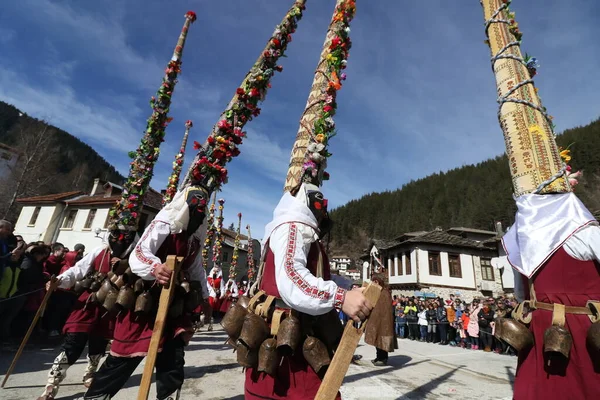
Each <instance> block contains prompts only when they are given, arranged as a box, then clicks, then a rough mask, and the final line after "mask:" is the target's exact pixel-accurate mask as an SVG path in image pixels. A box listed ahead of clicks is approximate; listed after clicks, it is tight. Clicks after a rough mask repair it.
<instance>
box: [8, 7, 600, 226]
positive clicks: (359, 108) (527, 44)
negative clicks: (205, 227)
mask: <svg viewBox="0 0 600 400" xmlns="http://www.w3.org/2000/svg"><path fill="white" fill-rule="evenodd" d="M4 3H6V4H3V5H2V9H1V10H0V49H2V57H0V99H1V100H3V101H7V102H9V103H12V104H14V105H15V106H17V107H19V108H20V109H22V110H24V111H25V112H27V113H28V114H30V115H33V116H35V117H38V118H42V117H44V118H46V119H48V120H49V121H50V122H51V123H52V124H54V125H56V126H58V127H60V128H62V129H64V130H66V131H68V132H70V133H71V134H73V135H76V136H77V137H79V138H80V139H82V140H83V141H85V142H87V143H88V144H90V145H91V146H93V147H94V148H95V149H96V150H97V151H98V152H99V153H100V154H101V155H102V156H103V157H104V158H106V159H107V160H108V161H109V162H111V163H112V164H113V165H115V166H116V167H117V168H118V169H119V170H120V171H121V172H122V173H123V174H124V175H126V174H127V171H128V161H129V160H128V158H127V156H126V154H127V152H128V151H130V150H134V149H135V148H136V147H137V145H138V143H139V139H140V138H141V132H142V131H143V130H144V128H145V124H146V119H147V118H148V117H149V115H150V113H151V110H150V107H149V105H148V100H149V98H150V97H151V96H152V95H154V93H155V92H156V90H157V89H158V87H159V84H160V82H161V78H162V75H163V70H164V67H165V66H166V64H167V62H168V60H169V58H170V56H171V54H172V51H173V47H174V45H175V42H176V40H177V37H178V35H179V31H180V29H181V26H182V24H183V21H184V18H183V15H184V14H185V12H186V11H188V10H194V11H195V12H196V13H197V14H198V20H197V21H196V23H195V24H193V25H192V27H191V28H190V33H189V36H188V41H187V43H186V47H185V50H184V55H183V66H182V70H183V73H182V75H181V77H180V81H179V84H178V85H177V87H176V89H175V93H174V96H173V104H172V107H171V110H172V111H171V116H172V117H174V121H173V122H172V123H171V125H170V126H169V128H168V131H167V138H166V142H165V143H164V144H163V146H162V148H161V156H160V159H159V162H158V164H157V166H156V169H155V177H154V180H153V181H152V186H153V187H154V188H155V189H157V190H160V189H162V188H164V186H166V182H167V177H168V175H169V174H170V172H171V163H172V160H173V157H174V154H175V152H176V151H177V149H178V147H179V144H180V141H181V138H182V135H183V131H184V126H183V125H184V123H185V121H186V120H187V119H191V120H193V121H194V128H193V129H192V131H191V138H192V139H193V140H197V141H199V142H203V141H204V139H205V138H206V136H207V135H208V133H209V132H210V130H211V127H212V125H213V124H214V123H215V122H216V121H217V118H218V116H219V114H220V112H221V111H222V110H223V109H224V107H225V106H226V105H227V103H228V102H229V100H230V98H231V96H232V95H233V93H234V91H235V88H236V87H237V86H238V85H239V84H240V82H241V80H242V78H243V77H244V75H245V74H246V72H247V71H248V69H249V68H250V67H251V65H252V63H253V62H254V61H255V59H256V57H257V56H258V54H259V52H260V51H261V50H262V48H263V47H264V45H265V43H266V41H267V39H268V38H269V37H270V34H271V33H272V31H273V29H274V27H275V25H276V24H278V23H279V22H280V21H281V19H282V17H283V15H284V13H285V12H286V11H287V9H288V8H289V7H290V5H291V4H292V1H291V0H229V1H209V0H195V1H191V0H190V1H171V2H164V1H158V0H144V1H142V0H128V1H126V2H125V1H117V0H112V1H108V0H107V1H100V2H98V1H96V2H89V1H85V2H84V1H65V0H62V1H59V0H20V1H18V2H16V1H12V2H10V1H9V2H4ZM357 3H358V6H357V7H358V10H357V15H356V18H355V19H354V21H353V24H352V32H351V37H352V40H353V48H352V50H351V53H350V59H349V62H348V69H347V74H348V80H347V81H346V82H345V84H344V87H343V89H342V91H341V92H340V93H339V96H338V103H339V111H338V114H337V115H336V117H335V119H336V124H337V127H338V129H339V135H338V136H336V137H335V138H334V139H333V140H332V143H331V151H332V152H333V153H334V155H333V157H332V158H331V159H330V161H329V168H328V170H329V172H330V173H331V175H332V178H331V181H329V182H327V183H325V185H324V192H325V194H326V196H327V197H329V199H330V204H331V205H332V206H333V207H335V206H339V205H342V204H344V203H346V202H347V201H348V200H351V199H353V198H358V197H360V196H362V195H363V194H365V193H370V192H373V191H384V190H388V189H389V190H393V189H395V188H398V187H400V186H401V185H402V184H404V183H406V182H408V181H410V180H411V179H417V178H421V177H424V176H426V175H429V174H431V173H434V172H439V171H445V170H448V169H451V168H454V167H458V166H461V165H464V164H471V163H476V162H479V161H482V160H485V159H487V158H489V157H493V156H496V155H498V154H500V153H502V152H503V151H504V143H503V139H502V133H501V131H500V128H499V126H498V121H497V119H496V102H495V97H496V95H495V84H494V77H493V74H492V71H491V68H490V62H489V50H488V48H487V46H485V45H484V44H483V40H484V39H485V37H484V31H483V13H482V10H481V7H480V5H479V2H478V1H476V0H471V1H466V0H465V1H453V2H448V1H436V0H428V1H418V2H417V1H413V2H407V1H391V0H369V1H365V0H362V1H361V0H359V1H358V2H357ZM165 4H169V6H166V5H165ZM334 4H335V2H334V1H333V0H329V1H325V0H308V1H307V9H306V12H305V14H304V18H303V19H302V21H300V25H299V27H298V31H297V32H296V34H295V35H294V40H293V42H292V43H291V45H290V47H289V48H288V52H287V55H288V58H286V59H283V61H282V63H281V64H282V65H283V67H284V71H283V73H281V74H277V75H276V76H275V77H274V79H273V82H272V83H273V88H272V89H271V91H270V92H269V94H268V96H267V99H266V101H265V103H264V104H263V107H262V110H263V111H262V114H261V115H260V117H259V118H257V119H256V120H254V121H252V122H250V123H249V124H248V125H247V131H248V139H246V141H245V142H244V144H243V145H242V147H241V151H242V154H241V155H240V156H239V157H238V158H236V159H234V161H233V162H232V163H231V164H230V181H229V184H228V185H226V186H225V187H224V190H223V193H222V197H224V198H225V199H226V200H227V203H226V205H225V210H226V212H225V217H226V224H229V223H230V222H233V221H235V220H236V219H237V218H236V214H237V213H238V212H242V213H243V214H244V224H246V223H250V224H251V225H252V228H253V236H255V237H260V236H261V235H262V232H263V228H264V225H265V224H266V223H267V222H268V221H269V220H270V218H271V214H272V210H273V208H274V206H275V205H276V204H277V202H278V200H279V198H280V196H281V193H282V187H283V182H284V178H285V174H286V171H287V165H288V160H289V153H290V150H291V147H292V143H293V141H294V138H295V135H296V131H297V129H298V120H299V118H300V115H301V113H302V111H303V109H304V106H305V103H306V98H307V95H308V91H309V89H310V85H311V82H312V78H313V73H314V69H315V66H316V63H317V60H318V56H319V53H320V51H321V46H322V43H323V39H324V34H325V30H326V27H327V24H328V22H329V20H330V18H331V14H332V11H333V6H334ZM512 9H513V10H514V11H516V13H517V20H518V22H519V24H520V27H521V30H522V31H523V32H524V38H523V50H524V51H526V52H528V53H530V54H532V55H533V56H535V57H537V58H538V59H539V62H540V64H541V68H540V69H539V70H538V76H537V77H536V83H537V86H538V87H539V88H540V95H541V96H542V100H543V101H544V104H545V105H546V106H547V108H548V110H549V111H550V113H551V114H552V115H553V116H554V117H555V122H556V125H557V127H558V130H559V131H561V130H563V129H566V128H570V127H573V126H577V125H584V124H586V123H588V122H590V121H591V120H593V119H595V118H597V117H598V116H600V112H599V111H598V110H599V107H598V93H600V79H598V75H597V69H598V65H599V64H600V47H598V43H597V40H598V38H599V37H600V25H599V24H598V22H597V21H598V20H600V2H598V1H597V0H571V1H569V2H565V1H559V0H515V1H514V2H513V5H512ZM193 152H194V151H193V149H192V148H191V144H190V146H188V152H187V155H188V156H187V159H188V160H190V159H191V158H192V155H193Z"/></svg>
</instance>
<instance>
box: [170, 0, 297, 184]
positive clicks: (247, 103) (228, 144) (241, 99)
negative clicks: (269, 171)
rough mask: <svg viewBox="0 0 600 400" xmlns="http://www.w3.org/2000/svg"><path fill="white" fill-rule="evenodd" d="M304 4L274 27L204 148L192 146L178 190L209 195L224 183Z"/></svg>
mask: <svg viewBox="0 0 600 400" xmlns="http://www.w3.org/2000/svg"><path fill="white" fill-rule="evenodd" d="M305 3H306V0H295V1H294V4H293V6H292V7H291V8H290V10H289V11H288V12H287V13H286V15H285V17H284V18H283V21H281V24H279V25H277V26H276V27H275V31H274V32H273V35H272V36H271V38H270V39H269V41H268V42H267V45H266V47H265V48H264V50H263V51H262V52H261V54H260V56H259V57H258V59H257V60H256V62H255V63H254V66H253V67H252V69H251V70H250V71H249V72H248V74H247V75H246V77H245V78H244V80H243V81H242V84H241V85H240V86H239V87H238V88H237V90H236V93H235V95H234V96H233V98H232V99H231V101H230V102H229V105H228V106H227V108H226V109H225V111H223V113H222V114H221V117H220V118H219V121H218V122H217V124H216V125H215V126H214V128H213V130H212V132H211V133H210V135H209V137H208V139H207V141H206V142H205V143H204V144H200V143H197V142H195V146H194V147H195V149H197V150H199V152H198V154H197V155H196V157H195V159H194V161H193V162H192V165H191V166H190V169H189V170H188V172H187V174H186V177H185V179H184V181H183V182H182V184H181V187H185V186H188V185H190V184H201V185H203V186H205V187H206V188H207V189H208V191H209V192H212V191H214V190H215V189H217V188H219V187H220V186H221V185H222V184H224V183H227V168H226V164H227V163H228V162H230V161H231V160H232V158H233V157H236V156H238V155H239V154H240V150H239V146H240V145H241V144H242V140H243V138H244V137H245V136H246V133H245V132H244V131H243V128H244V126H245V125H246V123H247V122H248V121H250V120H252V118H254V117H257V116H258V115H259V114H260V108H259V107H258V104H259V103H260V102H261V101H263V100H264V99H265V96H266V94H267V91H268V89H269V88H270V87H271V78H272V77H273V75H274V73H275V72H276V71H278V72H281V71H282V70H283V68H282V67H281V66H280V65H278V64H277V63H278V61H279V59H280V58H281V57H282V56H284V53H285V50H286V48H287V46H288V44H289V43H290V42H291V41H292V33H294V32H295V31H296V27H297V25H298V21H299V20H300V19H301V18H302V12H303V10H304V8H305Z"/></svg>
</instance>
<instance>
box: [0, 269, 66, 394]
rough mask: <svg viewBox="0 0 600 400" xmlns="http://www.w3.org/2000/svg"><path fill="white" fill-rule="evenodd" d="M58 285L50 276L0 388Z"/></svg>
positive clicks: (54, 277) (11, 370)
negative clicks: (46, 288) (42, 297)
mask: <svg viewBox="0 0 600 400" xmlns="http://www.w3.org/2000/svg"><path fill="white" fill-rule="evenodd" d="M58 284H59V282H58V279H56V276H54V275H52V277H51V278H50V287H49V288H48V291H47V292H46V294H45V295H44V299H43V300H42V304H40V307H39V308H38V310H37V312H36V313H35V316H34V317H33V321H32V322H31V325H29V329H28V330H27V333H26V334H25V337H24V338H23V340H22V341H21V345H20V346H19V350H17V354H15V358H13V360H12V363H11V364H10V367H8V371H6V375H4V380H3V381H2V385H0V387H2V388H4V384H5V383H6V381H7V380H8V377H9V376H10V374H12V372H13V370H14V369H15V366H16V365H17V361H18V360H19V357H21V354H22V353H23V349H24V348H25V345H26V344H27V341H28V340H29V337H30V336H31V333H32V332H33V329H34V328H35V325H36V324H37V322H38V320H39V319H40V318H41V317H43V316H44V311H46V304H47V303H48V300H49V299H50V295H51V294H52V292H54V290H55V289H56V288H57V287H58Z"/></svg>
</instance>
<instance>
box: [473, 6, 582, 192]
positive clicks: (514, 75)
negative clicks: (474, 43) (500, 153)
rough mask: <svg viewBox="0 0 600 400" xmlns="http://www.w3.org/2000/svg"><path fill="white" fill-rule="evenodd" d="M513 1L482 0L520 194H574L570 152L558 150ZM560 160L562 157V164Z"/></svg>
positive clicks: (508, 150) (515, 183)
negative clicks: (523, 47) (523, 49)
mask: <svg viewBox="0 0 600 400" xmlns="http://www.w3.org/2000/svg"><path fill="white" fill-rule="evenodd" d="M510 3H511V1H510V0H481V4H482V6H483V13H484V17H485V30H486V34H487V37H488V40H486V44H488V45H489V47H490V49H491V54H492V58H491V61H492V70H493V71H494V75H495V77H496V87H497V92H498V99H497V101H498V104H499V108H498V120H499V122H500V126H501V128H502V131H503V133H504V140H505V144H506V154H507V156H508V161H509V165H510V172H511V175H512V182H513V187H514V193H515V195H516V196H517V197H518V196H521V195H523V194H528V193H540V194H543V193H551V192H552V193H556V192H570V191H571V187H570V185H569V182H568V179H565V178H566V176H567V174H568V171H567V170H568V167H567V165H566V164H565V162H564V161H565V159H566V158H567V157H568V150H567V151H563V152H561V151H560V150H559V148H558V146H557V145H556V140H555V134H554V124H553V123H552V116H550V115H549V114H548V112H547V111H546V108H545V107H544V106H543V105H542V101H541V100H540V97H539V96H538V89H537V88H536V87H535V85H534V82H533V77H534V76H535V75H536V73H537V68H538V67H539V65H538V64H537V60H536V59H535V58H534V57H530V56H529V55H528V54H525V56H523V54H522V53H521V38H522V36H523V34H522V33H521V31H520V30H519V24H518V23H517V22H516V21H515V13H514V12H513V11H511V10H510ZM561 155H562V156H563V157H562V159H561Z"/></svg>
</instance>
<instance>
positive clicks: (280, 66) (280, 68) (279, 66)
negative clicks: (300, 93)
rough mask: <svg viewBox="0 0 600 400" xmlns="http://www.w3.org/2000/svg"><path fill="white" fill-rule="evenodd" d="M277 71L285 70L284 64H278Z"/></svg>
mask: <svg viewBox="0 0 600 400" xmlns="http://www.w3.org/2000/svg"><path fill="white" fill-rule="evenodd" d="M275 71H277V72H281V71H283V66H282V65H278V66H276V67H275Z"/></svg>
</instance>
